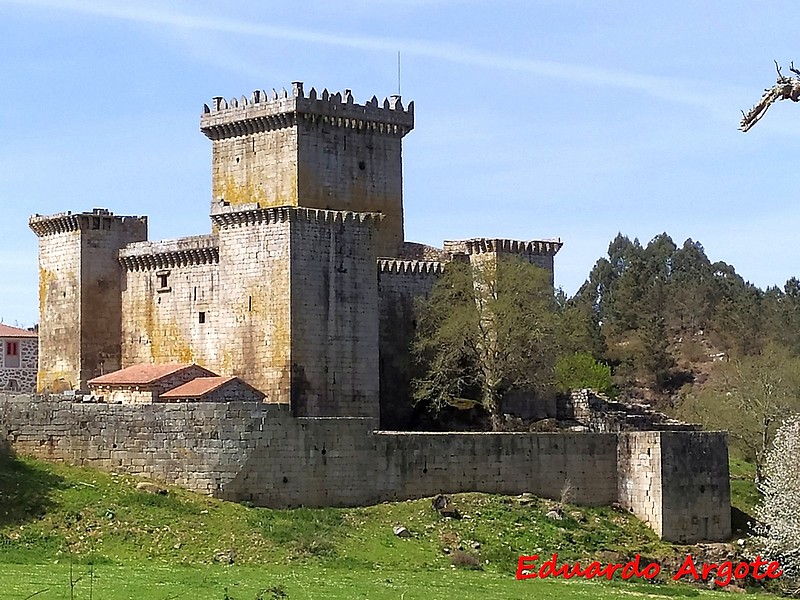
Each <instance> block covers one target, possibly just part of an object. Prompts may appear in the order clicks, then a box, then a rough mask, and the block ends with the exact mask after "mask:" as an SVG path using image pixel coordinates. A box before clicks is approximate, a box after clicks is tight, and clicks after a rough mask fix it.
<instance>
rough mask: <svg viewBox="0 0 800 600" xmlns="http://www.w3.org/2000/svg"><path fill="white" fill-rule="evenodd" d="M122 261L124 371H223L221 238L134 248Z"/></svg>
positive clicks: (125, 251) (126, 250)
mask: <svg viewBox="0 0 800 600" xmlns="http://www.w3.org/2000/svg"><path fill="white" fill-rule="evenodd" d="M119 257H120V262H121V263H122V265H123V267H124V269H125V272H124V276H125V284H124V286H123V290H122V367H123V368H124V367H130V366H132V365H136V364H146V363H156V364H158V363H192V362H195V363H198V364H200V365H202V366H204V367H206V368H209V369H211V370H212V371H216V370H217V369H220V368H221V366H222V362H223V361H222V351H223V348H224V338H222V337H221V335H220V329H219V321H220V318H221V317H220V313H221V312H222V311H221V310H220V308H219V287H220V285H219V265H218V249H217V240H216V238H214V237H213V236H197V237H190V238H182V239H180V240H165V241H160V242H142V243H138V244H130V245H128V246H127V247H126V248H124V249H122V250H121V251H120V253H119ZM107 372H108V371H107Z"/></svg>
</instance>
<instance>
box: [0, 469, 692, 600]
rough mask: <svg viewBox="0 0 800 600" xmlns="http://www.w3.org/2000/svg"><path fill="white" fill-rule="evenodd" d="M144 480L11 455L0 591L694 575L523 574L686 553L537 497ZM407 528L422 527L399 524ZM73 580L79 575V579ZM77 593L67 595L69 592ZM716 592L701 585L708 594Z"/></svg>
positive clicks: (388, 594)
mask: <svg viewBox="0 0 800 600" xmlns="http://www.w3.org/2000/svg"><path fill="white" fill-rule="evenodd" d="M139 481H141V480H139V479H136V478H132V477H128V476H123V475H111V474H107V473H102V472H98V471H95V470H92V469H85V468H76V467H68V466H65V465H61V464H50V463H43V462H40V461H36V460H31V459H26V458H19V459H13V458H0V598H9V599H11V598H20V599H23V598H34V597H35V598H37V600H44V599H46V598H90V597H91V598H93V599H94V598H96V599H101V598H102V599H106V598H108V599H110V600H116V599H123V598H155V599H157V600H161V599H164V600H166V599H167V598H170V599H172V598H192V597H194V598H199V599H204V598H219V599H220V600H224V599H227V600H256V599H258V598H261V600H264V599H269V598H334V599H335V598H376V599H381V598H403V599H404V600H411V599H412V598H450V597H453V596H461V597H462V598H525V597H536V598H584V597H602V598H617V597H619V598H622V597H623V596H624V597H626V598H630V597H631V595H633V596H637V595H642V596H645V595H646V596H648V597H653V595H656V596H659V595H670V596H671V595H697V594H698V591H696V590H695V589H690V588H688V587H684V586H652V585H648V584H645V583H633V582H620V583H616V582H614V583H611V584H609V583H604V584H598V583H596V582H583V581H574V580H573V581H570V582H564V581H561V580H558V581H554V580H547V581H541V580H526V581H517V580H516V579H515V578H514V574H515V571H516V565H517V558H518V556H519V555H520V554H540V555H543V556H544V557H549V556H550V554H552V553H553V552H557V553H558V554H559V558H560V559H564V560H570V561H574V560H578V559H580V560H583V561H586V560H591V559H597V560H600V561H602V562H617V561H620V560H623V561H624V560H625V558H626V557H628V556H631V555H632V554H633V553H634V552H640V553H642V555H644V556H647V557H651V558H655V557H660V556H667V555H670V554H672V555H674V554H675V553H676V552H677V553H680V552H681V550H680V549H677V550H676V549H675V548H673V547H672V546H670V545H668V544H665V543H663V542H661V541H659V540H658V539H657V538H656V537H655V535H654V534H653V533H652V531H650V530H649V529H648V528H647V527H646V526H644V525H643V524H642V523H640V522H639V521H638V520H636V519H635V518H633V517H632V516H630V515H628V514H625V513H618V512H614V511H612V510H611V509H610V508H592V509H588V508H583V507H580V508H579V507H570V506H568V507H567V508H566V510H565V513H564V518H563V519H561V520H552V519H550V518H548V517H546V516H545V515H546V513H547V512H548V511H549V510H550V509H551V508H552V507H553V506H554V503H553V502H551V501H547V500H541V499H537V498H534V497H526V496H523V497H502V496H494V495H487V494H457V495H454V496H453V497H452V498H453V500H454V502H455V504H456V505H457V507H458V509H459V511H460V512H461V513H462V515H463V518H461V519H450V518H444V517H442V516H441V515H439V514H438V513H437V512H436V511H434V510H433V509H432V508H431V502H430V499H422V500H414V501H408V502H398V503H385V504H381V505H377V506H371V507H363V508H340V509H334V508H330V509H313V510H311V509H295V510H271V509H264V508H252V507H247V506H243V505H240V504H234V503H228V502H222V501H219V500H215V499H212V498H208V497H205V496H201V495H197V494H193V493H191V492H188V491H186V490H182V489H179V488H169V492H168V494H167V495H157V494H152V493H149V492H145V491H141V490H138V489H136V484H137V483H138V482H139ZM395 525H403V526H404V527H406V528H407V529H408V530H409V531H410V532H411V537H408V538H401V537H397V536H396V535H395V534H394V532H393V526H395ZM76 580H77V583H75V584H74V587H73V588H72V590H71V592H70V582H75V581H76ZM70 593H71V594H72V595H71V596H70ZM703 593H706V592H703Z"/></svg>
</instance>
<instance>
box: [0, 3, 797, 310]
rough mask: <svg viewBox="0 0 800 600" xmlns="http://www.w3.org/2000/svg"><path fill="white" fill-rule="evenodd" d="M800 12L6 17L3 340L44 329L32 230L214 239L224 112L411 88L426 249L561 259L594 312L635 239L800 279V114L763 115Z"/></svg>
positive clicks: (716, 6)
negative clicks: (225, 104)
mask: <svg viewBox="0 0 800 600" xmlns="http://www.w3.org/2000/svg"><path fill="white" fill-rule="evenodd" d="M798 14H800V13H798V8H797V4H796V3H793V2H788V1H787V2H770V1H764V2H752V1H750V2H738V1H733V0H730V1H724V2H723V1H704V2H694V1H693V2H682V1H673V2H669V3H666V2H662V3H654V2H633V1H630V2H617V1H613V0H606V1H604V2H595V1H590V0H559V1H557V0H540V1H537V0H527V1H518V2H517V1H506V0H494V1H493V2H484V1H481V0H429V1H424V0H392V1H388V0H349V1H347V2H330V1H314V0H306V1H304V2H302V3H293V2H285V1H284V2H269V1H268V2H264V1H260V2H249V1H240V2H236V3H230V2H219V1H215V2H209V1H206V0H192V1H186V0H174V1H172V2H163V1H153V2H150V1H141V2H125V1H122V0H115V1H113V2H111V1H90V0H32V1H25V0H18V1H17V0H12V1H8V0H0V90H2V100H1V101H0V132H2V141H1V142H0V240H2V243H0V289H2V294H0V319H2V320H3V321H5V322H6V323H12V324H14V323H17V324H20V325H32V324H33V323H35V322H36V321H37V320H38V315H37V311H38V303H37V299H36V294H37V289H38V286H37V282H36V279H37V267H36V264H37V263H36V237H35V236H34V234H33V233H32V232H31V231H30V230H29V229H28V228H27V220H28V217H29V215H30V214H33V213H40V214H49V213H54V212H60V211H65V210H72V211H82V210H89V209H91V208H93V207H106V208H109V209H111V210H112V211H114V212H115V213H117V214H136V215H140V214H146V215H148V216H149V217H150V239H163V238H174V237H180V236H185V235H196V234H200V233H206V232H208V231H209V229H210V224H209V220H208V217H207V212H208V204H209V200H210V194H211V191H210V183H211V174H210V163H211V146H210V142H209V141H208V140H207V139H206V138H205V137H204V136H203V135H202V134H201V133H200V132H199V130H198V123H199V116H200V112H201V109H202V106H203V103H204V102H209V100H210V98H211V97H212V96H216V95H222V96H226V97H231V96H234V95H235V96H241V95H242V94H248V95H249V93H250V92H251V91H252V90H254V89H271V88H273V87H275V88H278V89H280V88H281V87H287V88H288V87H289V85H290V82H291V81H293V80H302V81H304V82H305V84H306V88H307V89H308V88H310V87H311V86H315V87H317V89H320V88H322V87H327V88H328V89H331V90H343V89H344V88H351V89H352V90H353V94H354V96H355V99H356V101H358V102H364V101H366V100H367V99H369V98H370V97H372V95H373V94H376V95H378V96H379V97H383V96H386V95H389V94H391V93H394V92H395V91H396V87H397V67H396V60H397V51H398V50H399V51H401V52H402V93H403V97H404V101H408V100H412V99H413V100H414V101H415V105H416V129H415V131H413V132H412V133H411V134H409V135H408V137H406V139H405V143H404V170H405V188H404V189H405V207H406V237H407V239H409V240H413V241H420V242H425V243H429V244H434V245H441V242H442V240H444V239H459V238H466V237H476V236H487V237H488V236H491V237H509V238H516V239H536V238H552V237H560V238H562V239H563V240H564V247H563V249H562V251H561V252H560V253H559V255H558V256H557V258H556V284H557V285H560V286H562V287H563V288H564V289H565V290H566V291H567V292H568V293H570V294H572V293H574V292H575V291H576V290H577V288H578V287H579V286H580V284H581V283H582V282H583V280H584V279H585V278H586V275H587V273H588V272H589V270H590V269H591V268H592V266H593V264H594V262H595V261H596V260H597V259H598V258H599V257H600V256H601V255H604V254H605V252H606V249H607V246H608V243H609V242H610V241H611V239H612V238H613V237H614V236H615V235H616V234H617V232H619V231H621V232H623V233H625V234H626V235H628V236H630V237H638V238H639V239H640V240H641V241H642V242H647V241H648V240H649V239H651V238H652V237H653V236H655V235H656V234H658V233H661V232H663V231H666V232H667V233H669V234H670V235H671V236H672V237H673V239H674V240H675V241H676V243H678V244H680V243H682V242H683V240H684V239H686V238H688V237H691V238H693V239H695V240H699V241H701V242H702V243H703V245H704V246H705V248H706V252H707V254H708V255H709V257H710V258H711V259H712V260H725V261H726V262H729V263H731V264H733V265H734V266H735V267H736V269H737V271H738V272H739V273H740V274H742V276H743V277H745V279H748V280H750V281H752V282H754V283H756V284H757V285H759V286H762V287H764V286H767V285H775V284H777V285H783V283H784V282H785V280H786V279H788V278H789V277H792V276H795V275H798V274H800V273H798V271H799V269H798V267H797V242H796V234H795V232H796V230H797V226H798V223H800V205H799V204H798V202H797V201H796V200H795V191H794V190H795V182H796V175H797V165H798V162H800V106H797V105H794V104H792V103H789V102H784V103H779V104H777V105H775V106H773V107H772V108H771V109H770V111H769V113H768V114H767V115H766V117H765V118H764V120H763V121H761V122H760V123H758V124H757V125H756V126H755V128H753V129H752V130H751V131H750V132H749V133H747V134H743V133H741V132H739V131H737V125H738V121H739V118H740V116H741V115H740V112H739V111H740V110H741V109H747V108H749V107H750V106H751V105H752V104H753V103H754V102H755V101H756V100H757V99H758V98H759V97H760V95H761V93H762V90H763V88H765V87H768V86H770V85H772V83H774V79H775V71H774V67H773V64H772V61H773V59H777V60H778V61H779V62H781V63H782V64H784V65H785V67H784V71H785V72H788V63H789V61H790V60H793V59H794V60H797V61H798V62H799V63H800V50H798V49H799V48H800V46H798V44H797V41H798V39H800V33H798V22H799V21H800V19H799V18H798Z"/></svg>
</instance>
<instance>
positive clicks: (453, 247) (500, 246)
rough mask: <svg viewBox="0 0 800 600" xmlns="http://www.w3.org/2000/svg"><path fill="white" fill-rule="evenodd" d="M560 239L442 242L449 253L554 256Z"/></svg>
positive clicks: (560, 244)
mask: <svg viewBox="0 0 800 600" xmlns="http://www.w3.org/2000/svg"><path fill="white" fill-rule="evenodd" d="M563 245H564V244H563V242H562V241H561V239H560V238H559V239H555V240H530V241H521V240H510V239H500V238H472V239H469V240H448V241H445V242H444V251H445V252H447V253H449V254H451V255H455V254H489V253H496V252H497V253H504V254H537V255H542V256H555V255H556V254H557V253H558V251H559V250H561V246H563Z"/></svg>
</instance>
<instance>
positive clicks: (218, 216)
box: [211, 204, 383, 229]
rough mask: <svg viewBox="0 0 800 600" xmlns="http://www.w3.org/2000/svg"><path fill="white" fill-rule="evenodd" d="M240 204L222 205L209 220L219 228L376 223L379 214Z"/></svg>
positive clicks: (379, 218)
mask: <svg viewBox="0 0 800 600" xmlns="http://www.w3.org/2000/svg"><path fill="white" fill-rule="evenodd" d="M242 208H243V207H242V206H225V207H223V208H222V209H220V211H219V212H216V213H214V214H212V215H211V220H212V221H213V223H214V225H215V226H217V227H218V228H219V229H226V228H231V227H240V226H242V225H256V224H259V223H285V222H287V221H291V222H296V221H306V222H309V223H324V224H329V225H333V224H351V223H359V224H366V225H372V226H377V225H378V224H379V223H380V221H381V220H382V219H383V215H382V214H381V213H377V212H353V211H345V210H326V209H321V208H304V207H297V206H276V207H273V208H258V205H257V204H246V205H244V210H242Z"/></svg>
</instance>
